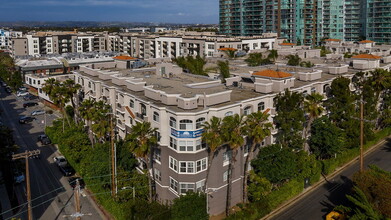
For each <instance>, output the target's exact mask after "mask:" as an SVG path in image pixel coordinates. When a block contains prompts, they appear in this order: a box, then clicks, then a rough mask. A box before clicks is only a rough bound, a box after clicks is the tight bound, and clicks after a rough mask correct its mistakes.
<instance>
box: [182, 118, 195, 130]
mask: <svg viewBox="0 0 391 220" xmlns="http://www.w3.org/2000/svg"><path fill="white" fill-rule="evenodd" d="M179 129H181V130H193V121H192V120H187V119H185V120H181V121H180V122H179Z"/></svg>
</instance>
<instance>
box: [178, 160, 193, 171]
mask: <svg viewBox="0 0 391 220" xmlns="http://www.w3.org/2000/svg"><path fill="white" fill-rule="evenodd" d="M179 172H180V173H194V162H193V161H181V162H180V169H179Z"/></svg>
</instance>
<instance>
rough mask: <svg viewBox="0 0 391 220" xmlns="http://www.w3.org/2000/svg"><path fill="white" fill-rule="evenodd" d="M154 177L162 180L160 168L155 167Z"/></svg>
mask: <svg viewBox="0 0 391 220" xmlns="http://www.w3.org/2000/svg"><path fill="white" fill-rule="evenodd" d="M155 179H156V180H159V181H162V173H161V172H160V170H158V169H156V168H155Z"/></svg>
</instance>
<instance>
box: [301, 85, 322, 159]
mask: <svg viewBox="0 0 391 220" xmlns="http://www.w3.org/2000/svg"><path fill="white" fill-rule="evenodd" d="M322 100H323V96H322V95H321V94H319V93H316V92H315V93H312V94H310V95H307V96H306V97H305V100H304V111H305V112H306V113H307V115H308V122H307V127H306V128H305V131H304V135H303V136H304V137H303V138H304V139H307V136H308V134H310V131H311V125H312V122H314V120H315V119H317V118H318V117H319V116H320V115H321V114H322V113H323V111H324V108H323V107H322ZM304 145H305V147H304V148H305V150H306V151H307V152H308V147H307V141H305V142H304Z"/></svg>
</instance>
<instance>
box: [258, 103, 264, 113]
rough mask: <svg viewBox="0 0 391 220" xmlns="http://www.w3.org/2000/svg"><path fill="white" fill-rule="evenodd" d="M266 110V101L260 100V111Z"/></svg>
mask: <svg viewBox="0 0 391 220" xmlns="http://www.w3.org/2000/svg"><path fill="white" fill-rule="evenodd" d="M264 110H265V103H264V102H260V103H258V111H259V112H260V111H264Z"/></svg>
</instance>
